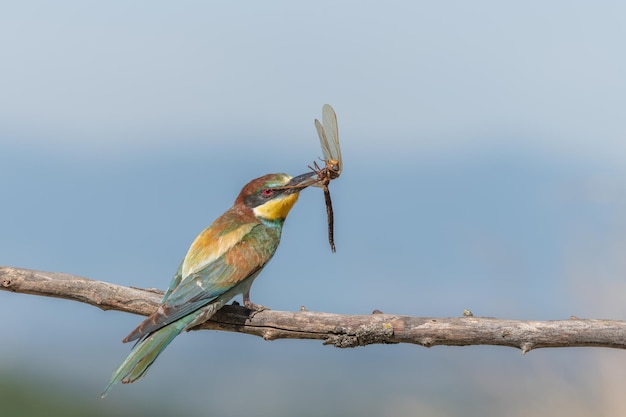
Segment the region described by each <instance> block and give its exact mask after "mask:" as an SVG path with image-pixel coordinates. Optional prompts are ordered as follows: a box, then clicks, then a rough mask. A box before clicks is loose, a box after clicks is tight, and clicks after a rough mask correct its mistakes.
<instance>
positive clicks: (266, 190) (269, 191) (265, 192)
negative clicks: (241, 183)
mask: <svg viewBox="0 0 626 417" xmlns="http://www.w3.org/2000/svg"><path fill="white" fill-rule="evenodd" d="M262 192H263V195H264V196H265V197H269V196H271V195H272V194H274V190H272V189H271V188H264V189H263V191H262Z"/></svg>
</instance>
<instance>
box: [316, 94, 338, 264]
mask: <svg viewBox="0 0 626 417" xmlns="http://www.w3.org/2000/svg"><path fill="white" fill-rule="evenodd" d="M315 129H316V130H317V134H318V136H319V137H320V145H321V147H322V153H323V154H324V159H322V161H324V164H325V165H324V167H321V168H320V166H319V165H318V164H317V162H315V161H314V162H313V166H310V165H309V168H310V169H311V170H312V171H313V172H314V173H315V174H317V180H318V183H317V186H319V187H321V188H322V189H323V190H324V201H325V202H326V217H327V218H328V243H329V244H330V249H331V250H332V251H333V252H335V251H336V248H335V237H334V227H335V218H334V214H333V202H332V200H331V198H330V190H329V189H328V184H330V182H331V181H332V180H335V179H337V178H339V176H340V175H341V171H342V169H343V161H342V159H341V148H340V147H339V128H338V126H337V115H336V114H335V110H333V108H332V107H331V106H330V105H329V104H324V106H323V107H322V122H321V123H320V121H319V120H317V119H315Z"/></svg>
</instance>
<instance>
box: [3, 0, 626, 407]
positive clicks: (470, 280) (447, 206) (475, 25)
mask: <svg viewBox="0 0 626 417" xmlns="http://www.w3.org/2000/svg"><path fill="white" fill-rule="evenodd" d="M625 17H626V5H625V4H624V3H622V2H610V1H606V2H595V3H593V4H592V3H589V2H582V1H554V2H540V1H530V2H524V3H523V4H522V3H520V4H511V3H510V2H506V3H503V2H498V1H478V2H471V3H468V2H462V1H453V2H445V4H444V3H441V2H422V1H415V2H411V1H395V2H394V1H391V2H385V3H384V4H383V3H381V2H371V1H358V2H357V1H346V2H340V3H339V2H331V1H324V0H320V1H316V2H305V3H303V2H287V1H282V2H281V1H269V2H252V1H247V2H246V1H244V2H237V3H236V4H234V3H233V4H231V3H226V2H202V1H185V2H177V3H171V2H164V1H151V2H147V1H138V2H131V3H129V2H121V1H110V2H104V3H103V2H93V1H59V2H54V3H51V2H45V1H41V2H37V1H23V2H12V3H3V4H2V5H1V6H0V45H1V46H0V50H1V52H2V64H1V65H0V75H1V76H0V196H2V203H1V204H0V230H2V233H0V264H2V265H9V266H15V267H23V268H30V269H40V270H45V271H61V272H67V273H72V274H77V275H82V276H85V277H89V278H93V279H98V280H103V281H108V282H113V283H118V284H122V285H133V286H139V287H157V288H161V289H164V288H166V287H167V285H168V283H169V280H170V279H171V277H172V275H173V274H174V272H175V271H176V268H177V267H178V264H179V262H180V259H182V257H183V256H184V254H185V252H186V250H187V248H188V246H189V244H190V243H191V241H192V240H193V239H194V237H195V236H196V234H197V233H198V232H200V231H201V230H202V229H203V228H204V227H206V226H207V225H208V224H210V223H211V222H212V221H213V219H215V218H216V217H217V216H218V215H220V214H221V213H222V212H223V211H224V210H226V209H227V208H228V207H230V205H231V204H232V202H233V200H234V199H235V197H236V196H237V194H238V192H239V190H240V189H241V187H242V186H243V185H244V184H245V183H246V182H247V181H249V180H250V179H252V178H255V177H258V176H260V175H263V174H266V173H270V172H283V171H284V172H289V173H291V174H292V175H295V174H300V173H303V172H305V171H306V170H307V168H306V167H307V165H308V164H310V163H311V162H312V161H313V160H314V159H316V158H318V157H321V156H322V154H321V150H320V148H319V142H318V139H317V135H316V132H315V128H314V126H313V119H314V118H316V117H318V118H319V117H320V116H321V107H322V105H323V104H324V103H330V104H332V105H333V107H334V108H335V110H336V112H337V115H338V119H339V130H340V139H341V145H342V150H343V156H344V166H345V168H344V173H343V174H342V177H341V178H340V179H339V180H338V181H335V182H333V183H332V185H331V191H332V195H333V202H334V207H335V221H336V229H335V238H336V245H337V253H336V254H332V253H331V252H330V249H329V247H328V243H327V236H326V217H325V216H326V212H325V208H324V202H323V197H322V192H321V191H320V190H319V189H310V190H306V191H305V192H303V193H302V195H301V198H300V201H299V203H298V204H297V205H296V206H295V208H294V210H293V211H292V213H291V215H290V217H289V219H288V220H287V223H286V226H285V229H284V233H283V240H282V244H281V246H280V248H279V250H278V252H277V254H276V256H275V257H274V260H273V261H272V262H271V263H270V264H269V266H268V267H267V268H266V269H265V270H264V271H263V273H262V274H261V275H260V277H259V278H258V279H257V280H256V282H255V285H254V286H253V288H252V300H253V301H254V302H256V303H260V304H263V305H266V306H269V307H271V308H272V309H275V310H292V311H293V310H298V309H299V308H300V306H301V305H305V306H306V307H307V308H308V309H309V310H313V311H325V312H335V313H346V314H369V313H370V312H371V311H372V310H374V309H380V310H382V311H383V312H385V313H395V314H405V315H413V316H433V317H454V316H460V315H461V314H462V312H463V310H464V309H466V308H467V309H470V310H472V311H473V312H474V314H475V315H477V316H494V317H499V318H509V319H536V320H550V319H567V318H568V317H569V316H570V315H576V316H578V317H583V318H608V319H626V307H625V304H624V296H625V295H626V280H625V279H624V278H625V275H626V261H625V260H624V259H625V257H624V251H625V250H626V215H625V213H626V199H625V197H624V189H625V187H626V168H625V167H624V153H625V151H626V137H625V133H626V126H625V121H624V110H625V107H626V78H625V77H624V74H626V55H625V54H624V45H623V44H624V39H626V27H625V26H624V24H623V22H624V18H625ZM0 314H1V315H2V317H3V320H2V323H1V324H0V334H1V335H2V336H1V338H2V339H1V343H0V357H1V358H2V359H0V404H2V409H3V412H2V414H3V415H7V416H8V415H11V416H13V415H21V416H23V415H32V416H38V415H46V416H51V415H57V414H58V415H64V416H70V415H85V413H87V412H89V413H91V415H94V416H99V415H103V416H104V415H111V414H113V413H117V414H119V415H136V416H141V415H151V416H157V415H172V414H174V413H176V415H178V416H195V415H198V414H211V415H215V416H241V415H257V416H272V417H280V416H292V415H301V416H314V415H320V414H324V415H333V414H334V415H343V416H362V415H389V416H404V415H416V414H420V415H428V416H435V417H438V416H456V415H461V414H462V415H464V416H465V417H469V416H485V415H507V416H527V415H531V414H532V415H536V416H552V415H569V416H588V415H602V416H621V415H623V410H624V407H626V397H624V395H623V384H624V375H625V374H626V354H625V353H624V352H622V351H618V350H608V349H552V350H549V349H540V350H536V351H532V352H530V353H529V354H527V355H525V356H522V355H521V354H520V352H519V351H518V350H515V349H510V348H502V347H499V348H495V347H488V346H473V347H434V348H432V349H425V348H423V347H420V346H412V345H388V346H368V347H364V348H358V349H348V350H339V349H335V348H332V347H329V346H322V344H321V343H320V342H316V341H288V340H279V341H273V342H265V341H263V340H261V339H259V338H256V337H253V336H247V335H241V334H229V333H224V332H209V331H202V332H193V333H188V334H184V335H181V336H180V337H178V338H177V339H176V340H175V341H174V342H173V343H172V345H170V347H169V348H168V349H167V350H166V351H165V352H164V354H163V355H161V357H159V359H158V361H157V362H156V364H155V366H153V367H152V368H151V369H150V372H149V373H148V375H147V377H146V378H144V379H142V380H141V381H140V382H138V383H136V384H133V385H129V386H122V385H119V386H116V387H115V388H114V389H113V390H112V392H111V393H110V394H109V396H108V397H107V398H106V399H105V400H101V399H100V398H99V394H100V392H101V391H102V389H104V387H105V385H106V383H107V382H108V381H109V378H110V376H111V373H112V372H113V370H114V369H115V368H116V367H117V366H118V365H119V363H121V361H122V360H123V359H124V358H125V356H126V355H127V353H128V352H129V350H130V346H129V345H124V344H122V343H121V339H122V338H123V337H124V336H125V335H126V334H127V333H128V332H129V331H130V330H131V329H132V328H134V327H135V326H136V325H137V324H138V323H139V322H140V321H141V318H140V317H138V316H133V315H129V314H124V313H120V312H103V311H100V310H98V309H96V308H94V307H91V306H87V305H82V304H79V303H76V302H70V301H66V300H59V299H51V298H43V297H36V296H29V295H21V294H12V293H8V292H0Z"/></svg>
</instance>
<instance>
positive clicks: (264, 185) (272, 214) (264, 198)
mask: <svg viewBox="0 0 626 417" xmlns="http://www.w3.org/2000/svg"><path fill="white" fill-rule="evenodd" d="M316 176H317V174H315V173H314V172H307V173H306V174H302V175H298V176H297V177H292V176H290V175H287V174H268V175H264V176H262V177H259V178H257V179H254V180H252V181H250V182H249V183H248V184H246V186H245V187H243V189H242V190H241V193H239V196H238V197H237V200H235V206H245V207H247V208H248V209H250V210H252V213H254V216H255V217H256V218H258V219H259V220H262V221H268V222H282V221H283V220H285V218H287V214H289V211H290V210H291V208H292V207H293V205H294V204H296V201H298V196H299V194H300V191H302V190H303V189H305V188H306V187H308V186H309V185H313V184H315V183H316V182H317V179H316V178H313V177H316Z"/></svg>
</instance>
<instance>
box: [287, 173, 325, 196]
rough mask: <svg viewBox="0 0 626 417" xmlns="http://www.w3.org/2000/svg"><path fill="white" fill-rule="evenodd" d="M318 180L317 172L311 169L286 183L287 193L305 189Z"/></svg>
mask: <svg viewBox="0 0 626 417" xmlns="http://www.w3.org/2000/svg"><path fill="white" fill-rule="evenodd" d="M317 182H318V179H317V174H316V173H315V172H311V171H309V172H307V173H305V174H302V175H298V176H297V177H293V178H292V179H291V180H290V181H289V182H288V183H287V184H285V188H284V189H285V193H287V194H292V193H298V192H300V191H302V190H304V189H305V188H306V187H308V186H310V185H313V184H316V183H317Z"/></svg>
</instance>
